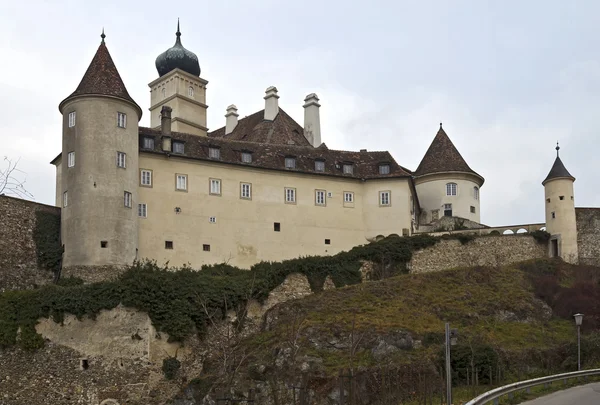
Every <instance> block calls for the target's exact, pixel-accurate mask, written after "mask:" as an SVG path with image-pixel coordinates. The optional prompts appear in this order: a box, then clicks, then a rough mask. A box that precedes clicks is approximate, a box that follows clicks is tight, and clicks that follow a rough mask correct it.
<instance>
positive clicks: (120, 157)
mask: <svg viewBox="0 0 600 405" xmlns="http://www.w3.org/2000/svg"><path fill="white" fill-rule="evenodd" d="M126 159H127V154H126V153H125V152H117V167H122V168H123V169H124V168H125V167H127V166H126V165H127V161H126Z"/></svg>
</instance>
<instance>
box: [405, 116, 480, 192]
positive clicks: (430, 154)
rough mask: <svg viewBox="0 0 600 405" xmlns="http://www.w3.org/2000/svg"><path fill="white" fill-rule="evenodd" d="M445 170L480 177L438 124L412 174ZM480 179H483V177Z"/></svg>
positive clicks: (442, 171)
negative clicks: (431, 139)
mask: <svg viewBox="0 0 600 405" xmlns="http://www.w3.org/2000/svg"><path fill="white" fill-rule="evenodd" d="M445 172H465V173H472V174H475V175H477V176H479V177H481V176H480V175H479V174H477V173H476V172H475V171H474V170H473V169H471V168H470V167H469V165H468V164H467V162H465V160H464V159H463V157H462V156H461V155H460V153H459V152H458V149H456V146H454V144H453V143H452V141H451V140H450V138H449V137H448V135H447V134H446V132H445V131H444V129H443V128H442V126H441V125H440V129H439V131H438V133H437V134H436V135H435V138H433V142H431V145H430V146H429V149H427V152H425V156H423V159H422V160H421V163H420V164H419V167H417V170H415V173H414V174H415V176H423V175H425V174H433V173H445ZM481 179H482V180H483V177H481Z"/></svg>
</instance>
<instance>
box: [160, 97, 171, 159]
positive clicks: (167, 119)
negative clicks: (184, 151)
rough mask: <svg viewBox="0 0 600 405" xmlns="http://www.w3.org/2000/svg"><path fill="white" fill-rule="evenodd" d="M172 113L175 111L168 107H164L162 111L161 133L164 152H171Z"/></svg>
mask: <svg viewBox="0 0 600 405" xmlns="http://www.w3.org/2000/svg"><path fill="white" fill-rule="evenodd" d="M171 111H173V109H172V108H171V107H169V106H167V105H163V107H162V108H161V110H160V133H161V135H162V136H161V142H162V150H163V151H164V152H171Z"/></svg>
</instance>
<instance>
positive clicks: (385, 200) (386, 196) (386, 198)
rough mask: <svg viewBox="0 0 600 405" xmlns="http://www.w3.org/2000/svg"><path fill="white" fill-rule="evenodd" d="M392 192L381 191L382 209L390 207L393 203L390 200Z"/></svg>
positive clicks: (380, 203) (380, 201)
mask: <svg viewBox="0 0 600 405" xmlns="http://www.w3.org/2000/svg"><path fill="white" fill-rule="evenodd" d="M390 194H391V191H380V192H379V205H380V206H382V207H389V206H390V205H391V204H392V202H391V199H390Z"/></svg>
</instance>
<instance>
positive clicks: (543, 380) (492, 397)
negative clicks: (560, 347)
mask: <svg viewBox="0 0 600 405" xmlns="http://www.w3.org/2000/svg"><path fill="white" fill-rule="evenodd" d="M592 375H600V368H596V369H592V370H582V371H575V372H572V373H563V374H555V375H549V376H546V377H540V378H534V379H532V380H526V381H519V382H516V383H512V384H508V385H505V386H502V387H498V388H495V389H493V390H490V391H488V392H485V393H483V394H481V395H480V396H478V397H477V398H475V399H472V400H470V401H469V402H467V403H466V405H484V404H487V403H489V402H490V401H494V404H497V403H498V399H499V398H500V397H502V396H504V395H508V396H509V398H511V397H512V394H514V393H515V392H517V391H521V390H523V389H526V388H529V387H535V386H538V385H542V384H550V383H552V382H554V381H560V380H564V381H565V383H566V381H567V380H568V379H570V378H577V377H588V376H592Z"/></svg>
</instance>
